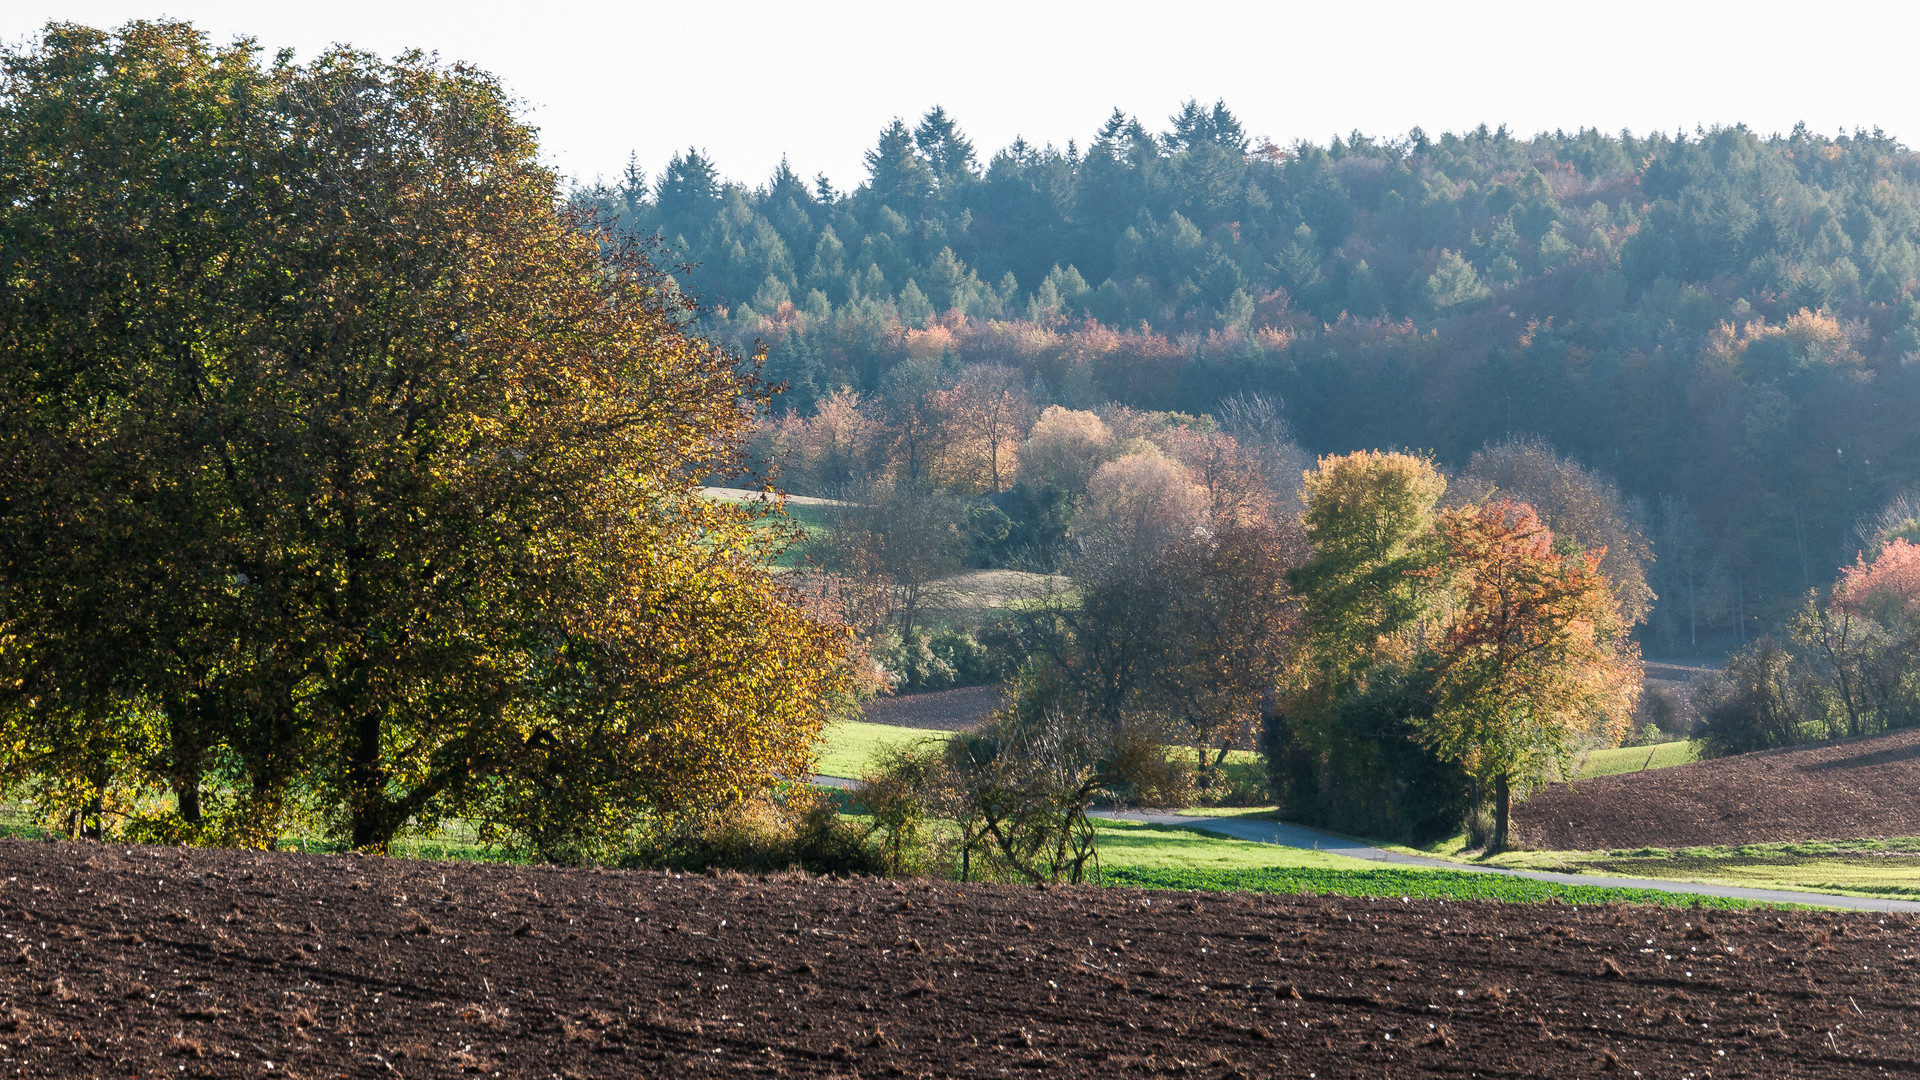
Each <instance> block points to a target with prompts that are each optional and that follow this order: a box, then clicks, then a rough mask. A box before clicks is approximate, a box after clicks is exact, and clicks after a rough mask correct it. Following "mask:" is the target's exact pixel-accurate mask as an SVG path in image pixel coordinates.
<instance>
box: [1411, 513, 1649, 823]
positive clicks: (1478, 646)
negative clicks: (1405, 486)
mask: <svg viewBox="0 0 1920 1080" xmlns="http://www.w3.org/2000/svg"><path fill="white" fill-rule="evenodd" d="M1438 531H1439V535H1440V537H1441V539H1442V541H1443V542H1444V543H1445V545H1446V561H1445V562H1444V563H1443V564H1441V565H1439V566H1436V567H1433V568H1431V569H1430V570H1428V571H1426V573H1425V574H1423V575H1422V576H1423V578H1424V579H1425V580H1427V581H1429V582H1432V583H1434V584H1436V585H1440V586H1443V587H1444V588H1445V589H1446V590H1447V592H1448V594H1449V598H1448V605H1447V607H1446V610H1445V613H1444V614H1443V616H1442V620H1441V628H1440V634H1439V638H1438V640H1437V641H1436V642H1435V644H1434V646H1433V658H1432V660H1431V664H1432V667H1433V669H1434V672H1435V675H1436V679H1435V698H1436V701H1435V707H1434V710H1433V715H1432V716H1431V717H1430V718H1428V719H1426V720H1425V721H1424V722H1423V724H1422V729H1423V734H1424V736H1425V738H1426V739H1427V741H1428V742H1429V744H1430V745H1432V746H1433V747H1434V748H1435V749H1436V750H1438V751H1439V752H1440V753H1442V754H1444V755H1446V756H1448V757H1450V758H1454V759H1456V760H1459V761H1461V762H1463V763H1464V764H1465V765H1466V767H1467V769H1468V770H1469V771H1470V772H1471V773H1472V774H1473V775H1474V776H1475V777H1476V778H1478V779H1480V780H1481V781H1482V782H1483V783H1484V784H1486V785H1487V786H1488V787H1489V788H1490V789H1491V791H1492V795H1493V800H1494V812H1495V819H1494V832H1493V844H1492V846H1493V849H1494V850H1501V849H1504V848H1505V847H1506V844H1507V840H1508V819H1509V814H1510V810H1511V807H1512V790H1513V786H1514V785H1515V783H1516V782H1517V783H1522V784H1526V783H1532V782H1536V781H1538V780H1541V779H1543V778H1545V777H1547V776H1548V775H1551V774H1552V773H1553V772H1554V771H1556V770H1557V771H1558V773H1559V774H1560V775H1565V774H1566V772H1567V768H1568V762H1569V759H1570V757H1571V754H1572V749H1573V741H1574V739H1575V737H1576V736H1577V735H1580V734H1583V733H1589V732H1591V733H1597V734H1599V735H1601V736H1602V737H1603V738H1604V739H1606V740H1608V741H1617V740H1618V738H1619V736H1620V735H1621V734H1623V733H1624V732H1625V731H1626V730H1627V728H1628V726H1629V725H1630V724H1631V722H1632V718H1633V708H1634V704H1635V702H1636V701H1637V700H1638V698H1639V694H1640V687H1641V683H1642V681H1643V679H1644V673H1643V672H1642V670H1641V667H1640V654H1639V647H1638V646H1637V645H1635V644H1633V643H1632V642H1631V641H1629V640H1628V639H1627V638H1626V636H1625V633H1624V627H1623V626H1622V620H1621V618H1620V614H1619V608H1618V605H1617V603H1616V601H1615V598H1614V595H1613V586H1612V583H1611V582H1609V581H1608V580H1607V578H1606V575H1605V574H1603V573H1601V572H1600V560H1601V556H1602V553H1600V552H1588V553H1585V554H1581V555H1563V554H1560V553H1558V552H1556V551H1555V550H1554V547H1553V533H1552V531H1551V530H1549V529H1548V528H1547V527H1546V526H1545V525H1542V524H1541V523H1540V519H1539V517H1538V515H1536V514H1535V513H1534V512H1533V509H1532V508H1531V507H1529V506H1527V505H1526V504H1524V503H1512V502H1507V501H1504V500H1503V501H1499V502H1490V503H1480V504H1477V505H1474V506H1469V507H1465V508H1462V509H1459V510H1451V511H1448V512H1446V513H1445V514H1443V515H1442V516H1441V518H1440V521H1439V530H1438Z"/></svg>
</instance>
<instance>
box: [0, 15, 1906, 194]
mask: <svg viewBox="0 0 1920 1080" xmlns="http://www.w3.org/2000/svg"><path fill="white" fill-rule="evenodd" d="M163 15H165V16H172V17H177V18H184V19H187V20H190V21H192V22H193V23H195V24H196V25H198V26H200V27H201V28H202V29H204V30H206V31H208V32H209V33H210V34H211V35H212V36H213V37H214V38H215V39H216V40H220V41H224V40H226V39H229V38H232V37H234V36H236V35H243V34H244V35H251V36H253V37H254V38H256V39H258V40H259V42H260V43H261V44H262V45H263V46H265V47H266V48H267V49H268V50H269V52H271V51H272V50H274V49H277V48H280V47H283V46H291V47H292V48H294V49H295V50H297V52H298V53H299V55H300V56H301V57H302V58H306V57H310V56H311V55H313V54H314V52H316V51H317V50H319V49H321V48H324V47H325V46H326V45H328V44H330V43H333V42H347V43H351V44H353V45H356V46H359V47H361V48H367V49H372V50H374V51H376V52H379V53H382V54H392V53H394V52H396V51H398V50H400V49H403V48H407V47H420V48H423V49H427V50H429V51H438V52H439V53H440V54H441V55H442V56H443V57H445V58H447V59H450V60H451V59H459V60H467V61H471V62H473V63H475V64H478V65H479V66H481V67H483V68H486V69H488V70H491V71H493V72H494V73H496V74H497V75H499V76H500V77H501V78H502V79H503V80H504V82H505V83H506V85H507V86H508V88H509V89H510V90H511V91H512V92H513V94H514V95H515V96H516V97H517V98H519V99H521V100H522V101H523V102H524V103H525V113H526V115H527V116H528V118H529V119H531V120H532V121H533V122H534V123H535V124H537V125H538V126H539V127H540V128H541V131H542V138H541V141H542V145H543V147H544V153H545V154H546V156H547V159H548V161H549V162H550V163H551V164H552V165H554V166H555V167H556V168H558V169H559V170H560V171H561V172H563V173H565V174H567V175H569V176H573V177H577V178H582V179H588V180H591V179H592V178H594V177H595V176H596V175H603V176H606V177H608V178H612V177H613V176H614V175H616V174H617V173H618V172H619V170H620V169H621V167H622V166H623V165H624V163H625V162H626V160H627V155H628V153H629V152H630V151H631V152H636V153H637V154H638V155H639V159H640V163H641V165H642V166H643V167H644V168H645V169H646V170H647V172H648V174H649V175H650V176H652V175H657V174H658V173H659V170H660V167H661V166H662V165H663V164H664V163H665V162H666V160H667V158H668V157H669V156H670V155H671V154H672V153H673V152H674V151H675V150H676V149H683V148H685V147H687V146H698V147H700V148H702V149H704V150H706V151H708V152H709V153H710V154H711V155H712V156H713V157H714V158H715V159H716V160H717V161H718V163H719V165H720V168H721V170H722V172H723V173H725V174H726V175H727V176H729V177H732V178H734V179H742V180H748V181H753V182H758V181H759V180H761V179H763V178H764V177H765V176H766V175H767V173H769V172H770V171H771V170H772V169H773V167H774V165H775V164H776V163H777V162H778V161H779V160H780V157H781V155H782V154H785V155H787V156H788V157H789V159H790V160H791V162H792V164H793V167H794V168H795V169H796V170H797V171H799V172H800V173H801V174H802V175H803V176H809V177H810V176H812V175H813V174H815V173H817V172H825V173H826V174H827V175H828V176H829V177H830V178H831V179H832V180H833V181H834V183H835V184H836V185H839V186H841V187H850V186H852V185H853V184H855V183H858V182H859V181H860V180H861V179H862V178H863V177H864V175H865V169H864V166H863V165H862V164H861V160H860V155H861V153H862V152H863V151H864V150H865V149H867V148H868V147H870V146H871V145H872V144H873V142H874V139H875V137H876V135H877V134H878V132H879V130H880V128H881V127H882V126H883V125H885V124H886V122H887V121H888V120H889V119H890V118H892V117H894V116H896V115H898V116H904V117H906V118H908V119H909V120H910V121H911V120H914V119H917V118H918V117H919V115H920V114H921V113H923V112H925V111H926V109H927V108H928V107H929V106H931V105H934V104H936V103H938V104H942V105H944V106H946V108H947V110H948V111H949V112H950V113H952V114H953V115H954V116H955V117H956V118H957V119H958V120H959V122H960V124H961V126H962V128H963V129H965V130H966V132H967V133H968V134H969V135H970V136H971V137H972V139H973V141H974V145H975V146H976V147H977V148H979V149H980V150H981V151H982V156H983V157H984V156H985V155H986V153H987V152H990V151H991V150H993V149H996V148H998V147H1001V146H1004V145H1006V144H1007V143H1008V142H1011V141H1012V140H1013V138H1014V136H1015V135H1024V136H1025V137H1026V138H1027V139H1028V140H1029V141H1030V142H1034V143H1044V142H1048V141H1051V142H1054V143H1056V144H1058V145H1061V146H1064V145H1065V143H1066V141H1067V140H1068V139H1070V138H1072V139H1078V140H1080V142H1081V143H1082V145H1084V144H1085V142H1086V140H1087V139H1088V137H1089V136H1090V135H1091V133H1092V132H1093V130H1094V129H1095V128H1096V127H1098V126H1099V124H1100V123H1101V121H1102V120H1104V119H1105V118H1106V116H1107V114H1108V112H1109V111H1110V110H1111V109H1112V108H1113V107H1114V106H1116V105H1117V106H1119V107H1120V108H1122V109H1124V110H1126V111H1127V112H1129V113H1133V114H1136V115H1138V116H1139V117H1140V118H1141V119H1142V120H1143V121H1145V122H1146V124H1147V126H1148V127H1149V129H1151V130H1155V131H1159V130H1163V129H1164V128H1165V126H1166V122H1165V118H1166V117H1167V116H1168V115H1169V114H1170V113H1172V112H1173V111H1174V110H1175V109H1176V108H1177V107H1178V105H1179V103H1180V102H1181V101H1182V100H1184V99H1186V98H1189V97H1197V98H1199V99H1201V100H1202V101H1206V102H1211V101H1212V100H1213V99H1215V98H1225V99H1226V101H1227V104H1228V106H1229V107H1230V108H1232V109H1233V110H1234V111H1235V112H1236V113H1238V114H1239V116H1240V117H1241V119H1242V120H1243V121H1244V122H1245V124H1246V126H1247V128H1248V130H1249V131H1250V132H1252V133H1253V134H1255V135H1256V136H1260V135H1264V136H1268V137H1271V138H1272V139H1273V140H1274V141H1276V142H1280V143H1286V142H1289V141H1292V140H1293V139H1296V138H1304V139H1311V140H1314V141H1318V142H1325V141H1326V140H1327V138H1328V137H1330V136H1332V135H1334V134H1336V133H1341V134H1344V133H1346V132H1349V131H1352V130H1354V129H1356V128H1358V129H1360V130H1363V131H1366V132H1368V133H1371V134H1390V135H1392V134H1400V133H1403V132H1405V131H1406V130H1407V129H1408V128H1410V127H1413V126H1414V125H1419V126H1422V127H1424V128H1426V129H1427V131H1429V132H1430V133H1435V134H1437V133H1439V132H1441V131H1447V130H1456V131H1458V130H1465V129H1468V128H1471V127H1473V126H1474V125H1476V124H1479V123H1481V122H1483V121H1484V122H1486V123H1488V124H1490V125H1498V124H1500V123H1506V124H1508V125H1509V126H1510V127H1511V128H1513V129H1514V130H1515V131H1516V132H1519V133H1531V132H1534V131H1537V130H1545V129H1553V128H1565V129H1567V130H1572V129H1574V128H1577V127H1581V126H1589V127H1592V126H1597V127H1600V128H1603V129H1606V130H1609V131H1616V130H1618V129H1620V128H1622V127H1630V128H1632V129H1633V130H1635V131H1639V132H1644V131H1647V130H1650V129H1653V128H1659V129H1663V130H1667V131H1672V130H1674V129H1676V128H1684V129H1687V130H1689V131H1690V130H1692V129H1693V127H1694V126H1695V125H1706V126H1712V125H1714V124H1730V123H1735V122H1745V123H1747V124H1748V125H1750V126H1752V127H1755V128H1757V129H1759V130H1760V131H1762V132H1763V133H1764V132H1772V131H1785V130H1786V129H1788V128H1791V127H1792V126H1793V124H1794V123H1795V122H1796V121H1802V120H1804V121H1805V122H1806V123H1807V124H1808V125H1809V126H1810V127H1812V128H1814V129H1816V130H1819V131H1823V132H1828V133H1832V132H1835V131H1838V130H1840V129H1842V128H1845V129H1852V128H1854V127H1866V128H1871V127H1874V126H1879V127H1882V128H1884V129H1886V130H1887V131H1888V132H1890V133H1891V134H1893V135H1895V136H1898V137H1899V138H1901V139H1902V141H1904V142H1907V143H1909V144H1915V143H1920V93H1916V92H1915V90H1914V85H1913V76H1914V72H1915V66H1914V64H1913V55H1912V49H1913V42H1914V41H1915V40H1916V37H1915V33H1914V32H1915V31H1916V30H1920V5H1914V4H1911V3H1893V2H1888V3H1880V4H1873V3H1858V2H1836V0H1828V2H1825V3H1820V4H1814V3H1807V2H1805V0H1800V2H1798V3H1791V4H1788V3H1767V2H1747V3H1713V4H1708V3H1697V2H1690V0H1666V2H1662V3H1645V2H1640V0H1620V2H1606V3H1600V4H1570V3H1551V2H1549V3H1541V2H1538V0H1536V2H1533V3H1525V4H1520V3H1510V4H1509V3H1478V4H1475V3H1451V4H1439V3H1433V2H1431V0H1428V2H1426V3H1371V4H1368V3H1340V2H1337V0H1320V2H1314V3H1291V2H1269V3H1251V2H1242V3H1220V2H1210V0H1186V2H1176V3H1167V2H1165V0H1161V2H1156V3H1144V2H1137V0H1105V2H1085V3H1072V4H1067V3H1050V2H1048V0H1024V2H1019V0H1015V2H1007V0H950V2H946V3H924V2H922V3H915V2H911V0H894V2H887V3H872V2H846V0H810V2H805V3H801V2H795V0H786V2H779V3H734V4H712V3H706V4H702V3H686V2H680V3H672V4H668V3H659V2H628V3H618V2H609V0H573V2H570V3H556V4H547V5H539V4H528V3H525V2H520V3H514V4H511V5H509V4H506V3H498V2H492V0H464V2H454V0H379V2H374V0H300V2H298V3H290V2H286V0H279V2H275V0H265V2H262V0H248V2H235V0H147V2H144V3H130V2H125V0H61V2H53V0H5V2H4V3H0V38H4V39H6V40H7V41H9V42H18V41H20V40H21V39H22V38H23V37H25V36H27V35H30V34H32V33H33V32H35V31H36V30H37V29H38V28H39V27H40V26H41V25H42V24H43V23H45V22H46V21H47V20H50V19H51V20H69V21H75V22H83V23H88V24H91V25H94V26H103V27H111V26H116V25H119V24H120V23H123V22H125V21H128V20H130V19H135V18H156V17H160V16H163Z"/></svg>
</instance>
